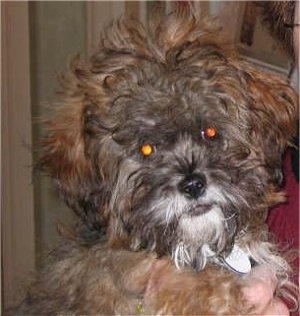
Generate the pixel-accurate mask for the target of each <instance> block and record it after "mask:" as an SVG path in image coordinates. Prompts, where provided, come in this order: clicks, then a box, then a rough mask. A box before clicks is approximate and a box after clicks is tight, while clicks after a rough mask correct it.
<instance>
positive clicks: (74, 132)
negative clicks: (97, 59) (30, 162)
mask: <svg viewBox="0 0 300 316" xmlns="http://www.w3.org/2000/svg"><path fill="white" fill-rule="evenodd" d="M95 80H96V79H95V78H92V77H91V75H90V74H89V73H88V71H86V70H85V69H84V67H83V66H81V65H80V61H79V59H78V58H76V59H74V61H73V62H72V64H71V72H70V75H69V76H68V77H63V78H61V84H62V92H60V94H61V102H60V103H59V104H58V106H57V109H56V112H55V114H54V116H53V118H51V119H49V120H47V121H44V130H45V135H44V136H43V137H42V139H41V141H40V142H39V143H38V145H37V152H38V155H37V156H38V158H37V161H36V169H37V170H39V171H42V172H43V173H45V174H46V175H48V176H50V177H51V178H52V179H53V180H54V182H55V184H56V186H57V188H58V192H59V194H60V195H61V196H62V197H63V199H64V200H65V202H66V204H67V205H68V206H69V207H70V208H71V209H73V210H74V211H75V213H77V215H78V216H79V217H80V218H81V219H82V220H83V221H84V222H85V223H86V224H87V225H88V226H89V227H90V228H92V229H95V228H97V229H98V228H99V225H101V222H103V221H104V220H105V219H104V216H102V215H103V214H100V212H99V208H101V205H100V204H101V203H102V204H103V203H104V202H103V192H101V190H102V188H103V187H102V186H101V184H99V182H101V179H99V177H98V175H97V176H96V174H95V170H94V168H93V166H92V161H91V159H88V153H86V141H87V140H86V137H87V136H86V134H87V131H86V128H85V125H86V116H87V112H89V111H88V108H90V104H91V103H93V99H97V100H98V101H97V102H98V103H99V100H102V96H101V93H102V91H101V85H100V84H99V82H97V84H95ZM98 80H99V77H98ZM95 87H97V88H95ZM101 106H102V104H98V107H99V108H101ZM95 125H96V122H94V123H93V122H91V121H90V122H89V126H90V129H92V128H93V126H95ZM94 128H95V127H94Z"/></svg>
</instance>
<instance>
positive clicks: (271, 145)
mask: <svg viewBox="0 0 300 316" xmlns="http://www.w3.org/2000/svg"><path fill="white" fill-rule="evenodd" d="M224 42H225V44H224ZM61 83H62V92H61V102H60V106H59V107H58V109H57V113H56V115H55V116H54V117H53V118H50V119H49V121H48V122H47V124H46V130H47V133H46V135H45V137H44V138H43V139H42V140H41V142H40V145H39V146H40V147H39V148H40V156H39V158H38V161H37V168H38V169H40V170H41V171H43V172H44V173H46V174H48V175H49V176H50V177H51V178H53V180H54V182H55V183H56V186H57V188H58V190H59V192H60V194H61V196H62V197H63V198H64V200H65V202H66V203H67V205H68V206H69V207H71V208H72V209H73V210H74V211H75V213H76V214H77V215H78V216H79V217H80V218H81V220H82V222H83V223H85V224H86V225H87V226H88V227H89V229H90V231H97V232H98V231H100V230H101V231H102V232H103V233H105V234H107V236H108V238H109V240H110V241H111V244H112V245H116V246H118V245H121V246H124V245H125V246H130V245H132V244H134V243H135V242H136V240H138V241H139V243H140V244H143V243H145V239H146V238H148V239H149V240H152V244H157V241H158V240H159V239H160V237H158V236H157V234H161V233H162V232H163V231H164V230H163V229H161V228H160V229H158V230H157V231H156V230H155V229H156V228H153V227H151V229H149V230H147V233H146V232H145V231H143V232H142V233H141V232H139V233H136V230H135V229H133V227H132V224H131V223H130V221H131V220H132V219H133V218H137V215H136V214H135V215H132V214H131V213H132V209H133V208H134V207H136V208H141V207H142V205H143V207H145V205H146V204H147V203H150V202H152V201H154V200H155V199H158V194H155V193H154V184H155V186H156V187H159V186H160V185H162V179H165V180H166V181H167V180H169V178H168V177H170V176H169V173H170V174H171V172H173V173H178V170H179V169H180V168H181V169H182V166H185V165H186V164H187V162H188V163H190V164H191V165H192V167H190V169H191V170H192V169H193V168H194V169H197V168H199V167H200V162H199V157H200V156H201V155H203V156H204V155H205V154H204V152H205V153H209V154H210V155H211V156H212V155H214V156H215V157H217V156H218V155H219V152H218V151H217V149H218V150H223V152H222V155H223V156H224V157H227V158H225V159H227V162H228V164H230V163H231V164H232V166H231V167H230V168H229V169H230V170H231V172H232V173H235V175H234V176H233V174H232V175H231V180H230V181H231V182H234V180H233V179H240V175H241V174H242V173H243V172H244V174H245V175H246V174H247V175H249V179H248V180H247V177H246V176H245V180H244V182H243V185H244V187H243V185H240V187H239V186H238V185H236V192H238V193H239V196H240V201H241V203H244V204H243V205H244V207H245V208H246V205H247V203H246V202H245V201H246V200H247V199H249V200H253V201H255V203H254V202H253V205H252V206H255V207H257V208H261V207H267V206H269V205H271V204H272V203H275V202H278V201H281V200H282V195H280V194H279V193H277V191H276V190H277V189H276V185H277V182H276V181H277V180H278V178H280V176H279V175H278V174H280V171H279V170H280V161H281V155H282V152H283V150H284V149H285V147H286V146H287V145H288V143H289V141H290V139H291V137H292V135H293V134H294V133H295V131H296V127H295V124H294V122H295V120H296V117H297V115H298V114H297V96H296V95H295V93H294V92H293V90H292V89H291V88H290V87H289V86H288V85H287V84H286V82H285V81H284V80H283V79H282V78H280V77H278V76H275V75H271V74H264V73H262V72H260V71H258V70H257V69H255V68H254V67H252V66H251V65H250V64H248V63H247V62H245V61H242V60H240V59H239V58H238V57H237V56H236V54H235V53H234V51H232V50H231V48H230V47H229V46H228V45H226V41H224V40H223V39H222V33H220V30H219V29H216V28H214V27H212V26H211V25H208V26H207V25H205V24H203V23H201V22H200V21H199V20H198V18H197V17H196V16H195V15H194V14H193V13H192V11H191V8H190V7H189V6H182V7H181V8H180V10H179V9H178V10H176V11H175V12H173V13H171V14H168V15H166V16H163V15H161V14H157V15H156V16H153V17H152V18H151V20H150V21H149V22H148V23H147V24H146V25H143V24H142V23H141V22H139V21H138V20H136V19H119V20H116V21H114V22H113V23H112V24H111V25H110V26H109V27H107V28H106V29H105V30H104V32H103V34H102V37H101V40H100V44H99V47H98V49H97V50H96V52H95V53H94V54H93V55H92V57H91V58H90V60H89V61H88V62H83V61H82V60H81V59H80V58H79V57H77V58H75V59H74V60H73V61H72V63H71V65H70V72H69V74H68V75H67V76H65V77H63V78H62V80H61ZM205 124H215V125H216V126H218V127H219V128H220V130H224V131H223V135H222V136H223V137H224V139H222V137H220V138H218V139H217V141H220V142H221V143H222V142H223V143H222V146H220V147H219V148H212V147H213V146H211V145H209V144H208V143H205V142H204V141H203V140H199V135H200V134H201V133H200V132H199V130H201V128H203V127H205ZM187 135H188V136H187ZM226 137H227V139H226V140H225V138H226ZM146 141H148V142H150V141H151V142H152V143H155V145H156V147H155V148H156V152H155V153H156V155H153V156H151V157H150V158H149V159H145V157H144V158H141V155H140V152H139V148H140V146H141V145H142V144H143V142H146ZM176 142H179V143H180V145H178V147H176V148H175V147H174V146H173V145H174V144H175V143H176ZM187 144H188V146H187ZM193 145H195V146H196V147H199V148H198V149H193V150H192V151H193V154H192V155H191V158H185V159H183V158H178V155H183V153H184V152H187V150H185V151H184V150H183V148H192V147H193ZM172 146H173V147H172ZM205 146H206V147H207V148H206V147H205ZM158 148H159V150H158ZM204 148H206V149H205V150H204ZM173 151H175V152H176V155H177V156H176V155H175V156H176V159H172V158H170V159H172V161H174V167H173V169H172V171H171V170H169V169H168V166H167V164H166V163H165V161H163V160H164V158H163V157H168V152H173ZM160 153H161V154H160ZM163 153H165V156H163ZM177 153H179V154H177ZM197 155H198V158H197ZM172 157H173V156H172ZM249 157H250V158H251V159H250V158H249ZM246 158H247V159H246ZM248 158H249V159H248ZM159 159H161V160H159ZM206 160H207V166H206V167H207V168H208V167H209V168H210V167H211V163H210V161H209V160H208V159H203V161H206ZM162 161H163V162H162ZM191 161H193V163H191ZM215 161H216V162H215V166H216V167H217V166H219V168H224V169H225V166H224V163H222V160H220V159H217V158H216V159H215ZM152 162H153V164H154V165H155V163H157V164H158V165H157V170H160V172H163V173H164V176H163V177H162V176H161V175H160V176H161V177H159V173H158V172H156V171H155V170H156V169H155V168H154V169H153V171H149V170H150V168H151V164H152ZM154 162H155V163H154ZM175 163H176V164H177V166H175ZM247 163H248V165H247ZM202 164H204V162H203V163H202ZM254 166H255V167H254ZM169 167H170V166H169ZM159 168H160V169H159ZM185 169H187V168H185ZM227 169H228V168H227ZM250 169H251V170H253V172H254V170H255V172H254V173H253V174H252V175H251V176H250V172H249V170H250ZM237 170H240V171H239V172H240V173H239V172H238V171H237ZM151 172H152V175H153V176H151ZM216 174H217V172H216ZM220 174H221V175H220ZM142 175H143V177H142ZM146 175H147V177H146ZM155 175H157V178H156V179H154V176H155ZM219 176H220V179H222V181H223V182H224V183H225V180H227V181H229V178H228V179H227V178H226V177H225V171H223V174H222V173H221V172H219ZM159 178H160V179H159ZM250 178H251V181H253V182H252V183H256V184H257V186H256V187H255V188H254V187H253V188H251V189H249V188H248V192H247V194H246V193H245V192H246V191H247V190H246V187H247V186H248V185H249V183H247V181H249V182H250ZM174 181H175V180H174ZM172 185H173V184H172ZM127 186H136V187H135V190H133V189H128V190H125V189H124V188H125V187H127ZM173 186H174V185H173ZM226 186H227V184H226ZM152 187H153V190H152V189H151V188H152ZM130 188H131V187H130ZM242 188H243V190H244V191H245V192H244V193H245V194H246V195H248V196H247V197H246V198H242V193H243V192H242ZM121 189H123V190H124V192H122V194H124V196H125V192H128V193H127V195H126V198H125V197H124V199H123V200H122V199H121V197H120V196H122V194H120V190H121ZM169 189H170V188H164V190H166V191H168V190H169ZM151 190H152V191H151ZM228 190H229V186H228ZM129 193H131V196H129ZM251 194H252V195H251ZM250 195H251V198H250ZM146 196H147V197H146ZM150 196H151V198H150ZM254 197H255V199H254ZM143 199H144V202H142V200H143ZM136 200H139V203H137V202H136ZM182 200H183V199H182ZM219 200H220V201H221V200H222V197H220V198H219ZM220 201H218V202H220ZM242 201H243V202H242ZM222 203H223V202H222ZM230 203H233V199H231V201H230ZM183 204H184V205H185V204H186V202H185V201H184V202H183V201H181V200H180V201H179V202H178V205H175V204H173V206H174V207H175V208H176V207H177V208H178V207H179V206H182V205H183ZM113 206H114V207H115V209H112V207H113ZM124 210H126V211H124ZM171 211H173V210H169V212H171ZM230 211H231V210H229V209H227V212H230ZM215 212H216V214H219V210H216V211H215ZM247 212H248V213H247ZM247 212H245V214H246V213H247V215H245V218H248V217H249V216H250V215H249V214H250V210H248V211H247ZM158 214H159V212H158V213H157V215H156V216H157V218H156V219H157V221H158V222H159V223H161V218H159V219H158V217H159V216H158ZM145 216H146V215H145ZM147 216H150V215H149V213H148V215H147ZM177 216H179V215H178V214H177ZM232 216H233V215H232ZM233 217H234V216H233ZM149 222H151V221H150V220H149V221H148V220H146V219H145V218H144V219H143V220H141V223H142V224H141V225H145V223H149ZM242 222H243V221H242ZM169 224H170V226H169V227H168V229H170V234H171V231H172V230H174V229H176V225H175V224H174V223H173V222H172V221H171V222H169ZM239 225H240V224H239ZM241 225H242V224H241ZM144 233H145V234H144ZM143 234H144V237H143V238H144V239H143V241H142V242H141V240H140V239H141V236H140V235H143ZM210 235H212V234H210ZM232 238H233V237H232ZM162 241H163V239H162V240H161V242H162ZM162 249H164V247H163V246H162Z"/></svg>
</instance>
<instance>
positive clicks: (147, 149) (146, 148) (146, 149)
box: [141, 144, 154, 157]
mask: <svg viewBox="0 0 300 316" xmlns="http://www.w3.org/2000/svg"><path fill="white" fill-rule="evenodd" d="M153 152H154V147H153V146H152V145H150V144H144V145H142V147H141V153H142V154H143V155H144V156H145V157H148V156H150V155H152V154H153Z"/></svg>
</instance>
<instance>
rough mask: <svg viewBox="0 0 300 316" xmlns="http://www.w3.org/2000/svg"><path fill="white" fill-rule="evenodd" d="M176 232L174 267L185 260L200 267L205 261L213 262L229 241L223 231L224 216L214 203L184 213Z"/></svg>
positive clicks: (180, 264) (225, 228)
mask: <svg viewBox="0 0 300 316" xmlns="http://www.w3.org/2000/svg"><path fill="white" fill-rule="evenodd" d="M177 232H178V236H180V238H179V239H178V241H177V243H176V245H175V247H174V248H173V254H172V256H173V259H174V261H175V264H176V266H177V267H180V266H183V265H186V264H187V265H193V266H194V267H195V268H196V269H197V270H201V269H203V268H204V267H205V265H206V263H207V262H209V261H212V262H215V261H216V260H217V257H218V256H219V255H220V254H221V253H222V252H223V251H224V249H225V248H226V245H227V244H228V243H231V241H230V240H229V239H228V234H227V233H226V232H227V226H226V218H225V216H224V214H223V212H222V210H221V208H220V207H218V206H216V205H213V206H212V205H208V204H204V205H199V206H198V207H196V208H195V209H194V210H191V212H190V213H189V214H183V215H182V216H181V218H180V219H179V222H178V228H177Z"/></svg>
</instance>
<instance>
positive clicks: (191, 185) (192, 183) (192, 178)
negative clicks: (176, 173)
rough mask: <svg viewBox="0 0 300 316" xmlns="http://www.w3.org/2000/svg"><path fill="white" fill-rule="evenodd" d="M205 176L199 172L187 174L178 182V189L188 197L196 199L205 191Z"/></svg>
mask: <svg viewBox="0 0 300 316" xmlns="http://www.w3.org/2000/svg"><path fill="white" fill-rule="evenodd" d="M205 187H206V178H205V176H204V175H203V174H201V173H192V174H189V175H187V176H186V177H185V178H184V179H183V180H182V181H181V182H180V183H179V184H178V189H179V191H180V192H181V193H183V194H184V195H185V196H187V197H188V198H193V199H197V198H198V197H199V196H200V195H202V194H203V193H204V191H205Z"/></svg>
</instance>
